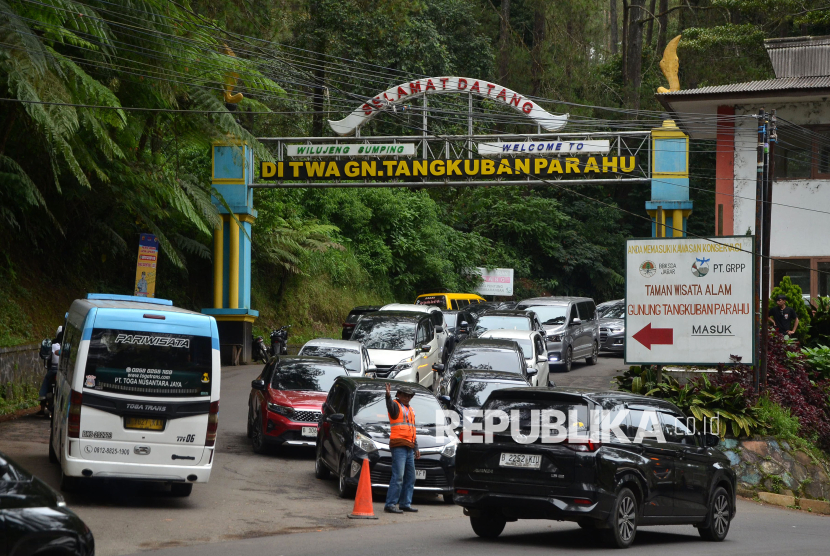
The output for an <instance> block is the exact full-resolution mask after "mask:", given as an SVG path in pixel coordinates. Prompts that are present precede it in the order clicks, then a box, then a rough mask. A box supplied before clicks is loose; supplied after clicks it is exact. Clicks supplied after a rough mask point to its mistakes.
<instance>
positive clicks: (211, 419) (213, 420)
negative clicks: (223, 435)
mask: <svg viewBox="0 0 830 556" xmlns="http://www.w3.org/2000/svg"><path fill="white" fill-rule="evenodd" d="M218 428H219V400H216V401H215V402H212V403H211V404H210V413H209V414H208V425H207V434H206V435H205V446H213V445H215V444H216V429H218Z"/></svg>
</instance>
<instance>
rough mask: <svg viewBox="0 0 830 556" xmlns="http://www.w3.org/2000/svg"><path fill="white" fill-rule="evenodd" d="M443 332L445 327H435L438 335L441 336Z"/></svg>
mask: <svg viewBox="0 0 830 556" xmlns="http://www.w3.org/2000/svg"><path fill="white" fill-rule="evenodd" d="M443 331H444V327H443V326H440V325H439V326H436V327H435V333H436V334H440V333H442V332H443Z"/></svg>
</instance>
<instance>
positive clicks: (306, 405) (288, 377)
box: [248, 356, 346, 454]
mask: <svg viewBox="0 0 830 556" xmlns="http://www.w3.org/2000/svg"><path fill="white" fill-rule="evenodd" d="M338 376H346V369H345V368H344V367H343V366H342V365H341V364H340V362H339V361H337V359H333V358H330V357H309V356H304V357H303V356H301V357H288V356H282V357H274V358H272V359H271V360H270V361H268V363H267V364H266V365H265V367H264V368H263V369H262V373H260V375H259V376H258V377H257V378H256V379H255V380H253V381H252V382H251V395H250V397H249V398H248V438H250V439H251V444H252V446H253V448H254V452H256V453H258V454H262V453H265V452H267V451H268V449H269V448H270V447H272V446H280V445H282V444H288V445H292V446H314V445H315V442H316V438H317V421H318V420H319V419H320V411H321V409H322V406H323V402H325V401H326V396H327V395H328V391H329V389H330V388H331V385H332V384H334V379H336V378H337V377H338Z"/></svg>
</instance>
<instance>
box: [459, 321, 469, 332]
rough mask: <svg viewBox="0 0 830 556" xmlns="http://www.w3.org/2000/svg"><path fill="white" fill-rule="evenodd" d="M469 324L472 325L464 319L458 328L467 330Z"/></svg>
mask: <svg viewBox="0 0 830 556" xmlns="http://www.w3.org/2000/svg"><path fill="white" fill-rule="evenodd" d="M468 326H470V323H468V322H467V321H466V320H462V321H461V324H459V325H458V328H461V329H463V330H466V329H467V327H468Z"/></svg>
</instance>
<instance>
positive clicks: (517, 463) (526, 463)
mask: <svg viewBox="0 0 830 556" xmlns="http://www.w3.org/2000/svg"><path fill="white" fill-rule="evenodd" d="M541 465H542V456H540V455H534V454H508V453H502V455H501V457H500V458H499V466H500V467H523V468H527V469H539V467H540V466H541Z"/></svg>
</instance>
